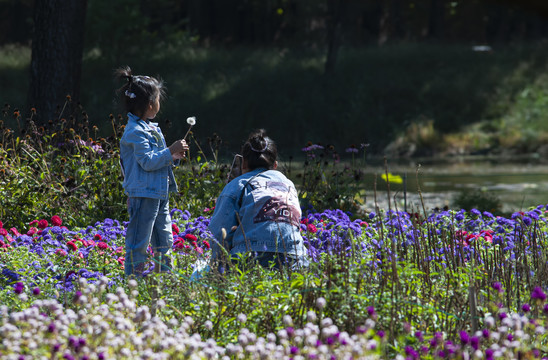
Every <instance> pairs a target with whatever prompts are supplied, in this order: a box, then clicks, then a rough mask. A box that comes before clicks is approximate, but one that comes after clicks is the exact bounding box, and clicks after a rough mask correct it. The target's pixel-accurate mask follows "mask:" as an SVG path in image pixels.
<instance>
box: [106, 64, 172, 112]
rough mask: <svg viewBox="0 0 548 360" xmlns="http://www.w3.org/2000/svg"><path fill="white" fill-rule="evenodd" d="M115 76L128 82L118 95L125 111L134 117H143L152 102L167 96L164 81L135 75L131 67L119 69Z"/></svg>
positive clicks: (119, 90)
mask: <svg viewBox="0 0 548 360" xmlns="http://www.w3.org/2000/svg"><path fill="white" fill-rule="evenodd" d="M114 75H115V77H116V78H117V79H119V80H126V83H125V84H124V85H123V86H122V87H121V88H119V89H118V94H119V96H120V98H121V100H122V104H123V106H124V108H125V110H126V111H128V112H131V113H133V114H134V115H137V116H143V114H144V113H145V112H146V110H147V107H148V106H149V104H150V103H151V102H154V101H155V100H156V98H158V97H159V98H160V99H163V98H164V96H165V89H164V83H163V81H162V80H159V79H156V78H153V77H151V76H143V75H133V74H132V73H131V69H130V68H129V66H126V67H122V68H119V69H117V70H116V71H115V72H114Z"/></svg>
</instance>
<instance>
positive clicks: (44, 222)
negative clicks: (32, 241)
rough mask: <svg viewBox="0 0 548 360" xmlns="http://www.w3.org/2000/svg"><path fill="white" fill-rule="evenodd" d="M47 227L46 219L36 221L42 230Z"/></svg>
mask: <svg viewBox="0 0 548 360" xmlns="http://www.w3.org/2000/svg"><path fill="white" fill-rule="evenodd" d="M47 227H48V221H47V220H46V219H42V220H40V221H38V228H39V229H42V230H44V229H45V228H47Z"/></svg>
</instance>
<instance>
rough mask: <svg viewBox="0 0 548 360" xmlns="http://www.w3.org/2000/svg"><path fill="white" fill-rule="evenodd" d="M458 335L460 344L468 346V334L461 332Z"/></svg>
mask: <svg viewBox="0 0 548 360" xmlns="http://www.w3.org/2000/svg"><path fill="white" fill-rule="evenodd" d="M459 335H460V342H461V344H463V345H465V344H468V342H469V341H470V336H469V335H468V333H467V332H466V331H461V332H460V333H459Z"/></svg>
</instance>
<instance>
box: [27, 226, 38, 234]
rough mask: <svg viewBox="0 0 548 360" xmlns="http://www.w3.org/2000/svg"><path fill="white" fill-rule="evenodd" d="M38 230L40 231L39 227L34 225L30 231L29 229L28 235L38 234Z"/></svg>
mask: <svg viewBox="0 0 548 360" xmlns="http://www.w3.org/2000/svg"><path fill="white" fill-rule="evenodd" d="M37 231H38V229H37V228H35V227H34V226H33V227H31V228H30V229H29V231H27V235H28V236H32V235H34V234H36V232H37Z"/></svg>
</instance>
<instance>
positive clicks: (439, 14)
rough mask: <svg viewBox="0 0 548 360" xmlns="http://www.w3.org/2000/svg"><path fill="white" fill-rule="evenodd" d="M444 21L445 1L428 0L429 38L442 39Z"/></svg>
mask: <svg viewBox="0 0 548 360" xmlns="http://www.w3.org/2000/svg"><path fill="white" fill-rule="evenodd" d="M444 22H445V3H444V1H443V0H430V14H429V16H428V34H427V36H428V37H429V38H431V39H436V40H441V39H443V30H444V29H443V25H444Z"/></svg>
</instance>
